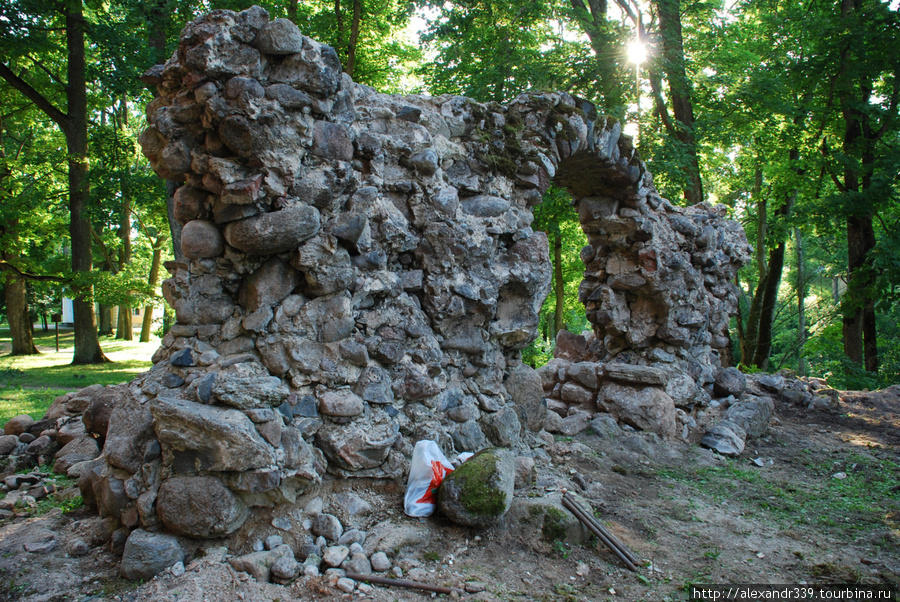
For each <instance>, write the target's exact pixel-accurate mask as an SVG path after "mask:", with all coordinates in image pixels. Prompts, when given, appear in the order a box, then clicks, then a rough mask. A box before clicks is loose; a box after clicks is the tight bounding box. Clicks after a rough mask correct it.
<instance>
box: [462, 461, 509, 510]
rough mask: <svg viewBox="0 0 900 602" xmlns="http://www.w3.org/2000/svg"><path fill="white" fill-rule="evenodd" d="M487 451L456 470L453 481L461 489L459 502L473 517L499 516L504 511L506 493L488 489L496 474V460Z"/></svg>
mask: <svg viewBox="0 0 900 602" xmlns="http://www.w3.org/2000/svg"><path fill="white" fill-rule="evenodd" d="M492 451H493V450H492V449H487V450H485V451H483V452H481V453H479V454H476V455H475V456H473V457H472V458H469V459H468V460H466V461H465V462H464V463H463V464H462V465H461V466H460V467H459V468H457V469H456V475H455V477H454V479H455V480H458V481H460V483H461V485H462V489H461V491H460V495H459V501H460V502H461V503H462V505H463V506H465V508H466V510H468V511H469V512H471V513H472V514H474V515H475V516H500V515H502V514H503V512H504V511H505V510H506V493H504V492H503V491H497V490H496V489H493V488H491V487H490V485H489V483H490V481H491V480H492V479H494V478H495V477H494V475H495V473H496V472H497V458H496V457H495V456H494V454H493V453H491V452H492Z"/></svg>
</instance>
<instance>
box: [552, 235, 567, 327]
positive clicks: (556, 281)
mask: <svg viewBox="0 0 900 602" xmlns="http://www.w3.org/2000/svg"><path fill="white" fill-rule="evenodd" d="M565 285H566V283H565V280H563V269H562V232H557V233H556V239H555V240H554V242H553V287H554V291H555V294H556V310H555V311H554V312H553V340H554V341H555V340H556V334H557V333H558V332H559V331H560V330H562V329H564V328H565V327H566V324H565V322H564V320H563V315H564V313H563V309H564V308H565V301H566V299H565Z"/></svg>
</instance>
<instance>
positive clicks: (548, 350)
mask: <svg viewBox="0 0 900 602" xmlns="http://www.w3.org/2000/svg"><path fill="white" fill-rule="evenodd" d="M532 228H534V229H535V230H538V231H541V232H545V233H546V234H547V237H548V239H549V242H550V257H551V260H552V261H554V262H555V257H554V252H553V247H554V244H555V242H556V240H557V238H558V239H559V240H561V242H562V249H561V258H562V277H563V321H564V326H565V328H566V329H567V330H569V331H570V332H574V333H581V332H582V331H583V330H585V329H589V328H590V324H589V323H588V321H587V317H586V316H585V310H584V305H583V304H582V303H581V302H580V301H579V300H578V287H579V286H580V284H581V280H582V278H583V273H584V269H585V266H584V263H583V262H582V261H581V249H582V248H583V247H585V246H586V245H587V237H586V236H585V234H584V231H582V229H581V224H580V223H579V221H578V213H577V212H576V211H575V209H574V207H572V197H571V196H570V195H569V193H568V192H566V191H565V190H563V189H561V188H556V187H552V188H551V189H550V190H548V191H547V193H546V194H545V195H544V201H543V202H542V203H541V204H540V205H538V206H537V207H535V210H534V222H533V223H532ZM555 313H556V287H555V286H551V289H550V294H549V295H548V296H547V299H546V300H545V301H544V304H543V306H542V307H541V311H540V322H539V325H538V332H539V334H538V338H537V339H535V341H534V342H533V343H532V344H531V345H529V346H528V347H527V348H525V349H523V350H522V360H523V361H525V362H526V363H528V364H529V365H531V366H533V367H536V368H537V367H540V366H543V365H544V364H546V363H547V362H548V361H549V360H550V359H551V358H552V357H553V349H554V347H555V345H556V338H555V332H554V330H553V328H554V321H555Z"/></svg>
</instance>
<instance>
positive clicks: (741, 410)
mask: <svg viewBox="0 0 900 602" xmlns="http://www.w3.org/2000/svg"><path fill="white" fill-rule="evenodd" d="M774 412H775V402H773V401H772V398H771V397H757V396H755V395H745V396H744V397H742V398H741V399H740V401H738V402H737V403H735V404H733V405H731V406H730V407H729V408H728V410H727V411H726V412H725V415H724V416H723V418H725V420H730V421H731V422H733V423H735V424H737V425H738V426H740V427H741V428H742V429H744V431H745V432H746V433H747V437H749V438H751V439H754V438H756V437H762V436H763V435H765V434H766V431H768V430H769V422H771V420H772V415H773V413H774Z"/></svg>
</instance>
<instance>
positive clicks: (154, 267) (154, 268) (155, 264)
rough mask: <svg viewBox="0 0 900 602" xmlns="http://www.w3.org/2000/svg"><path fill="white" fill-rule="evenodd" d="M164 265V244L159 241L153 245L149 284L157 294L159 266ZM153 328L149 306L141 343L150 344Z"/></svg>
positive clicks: (151, 311)
mask: <svg viewBox="0 0 900 602" xmlns="http://www.w3.org/2000/svg"><path fill="white" fill-rule="evenodd" d="M160 263H162V244H161V243H160V242H159V241H157V244H155V245H153V260H152V261H151V263H150V278H149V282H148V284H149V285H150V290H151V292H153V293H154V294H155V293H156V285H157V283H158V282H159V265H160ZM152 326H153V305H150V304H148V305H147V306H146V307H145V308H144V321H143V322H142V323H141V343H149V342H150V328H152Z"/></svg>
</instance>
